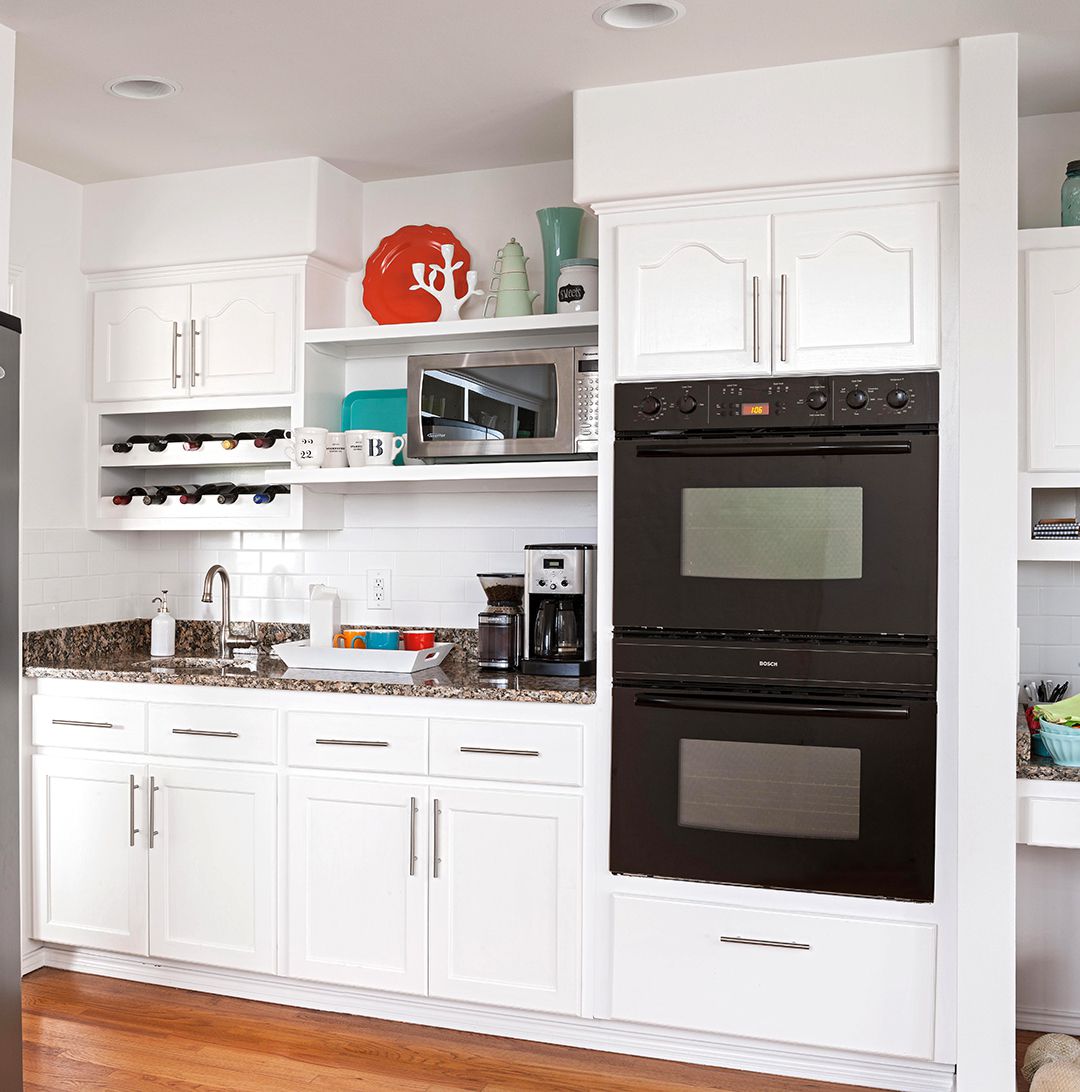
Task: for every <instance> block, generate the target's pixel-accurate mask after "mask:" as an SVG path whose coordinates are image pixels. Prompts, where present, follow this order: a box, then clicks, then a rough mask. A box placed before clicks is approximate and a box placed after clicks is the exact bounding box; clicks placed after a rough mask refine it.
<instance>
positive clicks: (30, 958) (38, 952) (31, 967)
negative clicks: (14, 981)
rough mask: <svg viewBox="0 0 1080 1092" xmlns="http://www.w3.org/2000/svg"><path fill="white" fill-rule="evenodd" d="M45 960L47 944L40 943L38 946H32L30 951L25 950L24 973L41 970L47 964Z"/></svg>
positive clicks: (23, 958) (23, 959)
mask: <svg viewBox="0 0 1080 1092" xmlns="http://www.w3.org/2000/svg"><path fill="white" fill-rule="evenodd" d="M47 965H48V964H46V962H45V945H44V944H39V945H38V946H37V947H36V948H32V949H31V950H30V951H28V952H23V957H22V973H23V974H30V973H31V972H32V971H37V970H40V969H41V968H42V967H45V966H47Z"/></svg>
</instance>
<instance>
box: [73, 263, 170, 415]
mask: <svg viewBox="0 0 1080 1092" xmlns="http://www.w3.org/2000/svg"><path fill="white" fill-rule="evenodd" d="M190 302H191V297H190V292H189V289H188V286H187V285H166V286H155V287H148V288H117V289H112V290H109V291H102V292H96V293H95V294H94V398H95V399H97V400H98V401H113V400H119V399H130V398H172V397H174V396H176V395H178V394H186V385H185V382H184V375H183V362H182V357H183V347H184V340H185V331H186V330H187V328H188V319H189V317H190Z"/></svg>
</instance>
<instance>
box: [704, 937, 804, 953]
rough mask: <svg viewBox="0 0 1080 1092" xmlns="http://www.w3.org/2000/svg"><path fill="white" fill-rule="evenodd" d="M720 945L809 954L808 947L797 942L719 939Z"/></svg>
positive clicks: (744, 938) (738, 938)
mask: <svg viewBox="0 0 1080 1092" xmlns="http://www.w3.org/2000/svg"><path fill="white" fill-rule="evenodd" d="M720 943H721V944H749V945H750V946H751V947H754V948H787V949H789V950H791V951H794V952H809V951H810V945H809V944H802V943H800V942H799V941H797V940H759V939H758V938H757V937H721V938H720Z"/></svg>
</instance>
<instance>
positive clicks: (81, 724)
mask: <svg viewBox="0 0 1080 1092" xmlns="http://www.w3.org/2000/svg"><path fill="white" fill-rule="evenodd" d="M53 724H63V725H66V726H67V727H69V728H115V727H116V725H115V724H110V723H109V722H108V721H107V720H57V719H55V718H53Z"/></svg>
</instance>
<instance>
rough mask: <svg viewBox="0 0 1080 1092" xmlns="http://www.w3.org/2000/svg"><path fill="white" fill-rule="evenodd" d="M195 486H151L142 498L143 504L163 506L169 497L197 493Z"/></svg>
mask: <svg viewBox="0 0 1080 1092" xmlns="http://www.w3.org/2000/svg"><path fill="white" fill-rule="evenodd" d="M198 489H199V487H198V486H197V485H153V486H151V487H150V488H149V489H148V490H147V492H146V496H145V497H143V504H164V503H165V502H166V501H167V500H168V499H169V497H180V496H184V495H187V494H191V493H197V492H198Z"/></svg>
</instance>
